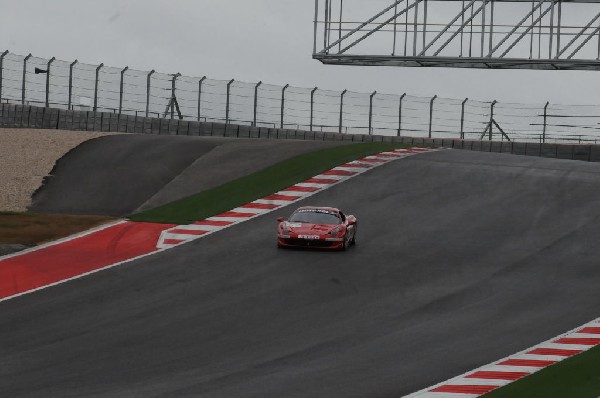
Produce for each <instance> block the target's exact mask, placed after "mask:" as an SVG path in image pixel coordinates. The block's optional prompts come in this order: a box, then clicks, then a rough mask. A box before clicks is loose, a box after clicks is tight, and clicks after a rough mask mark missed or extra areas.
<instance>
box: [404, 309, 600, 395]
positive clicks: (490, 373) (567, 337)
mask: <svg viewBox="0 0 600 398" xmlns="http://www.w3.org/2000/svg"><path fill="white" fill-rule="evenodd" d="M597 345H600V318H598V319H596V320H595V321H592V322H590V323H587V324H585V325H583V326H580V327H578V328H576V329H573V330H571V331H570V332H567V333H565V334H562V335H560V336H558V337H555V338H553V339H550V340H548V341H546V342H544V343H541V344H538V345H536V346H534V347H531V348H528V349H526V350H524V351H521V352H519V353H517V354H515V355H511V356H509V357H506V358H504V359H501V360H499V361H497V362H494V363H491V364H489V365H486V366H483V367H481V368H479V369H475V370H472V371H470V372H467V373H465V374H463V375H461V376H458V377H455V378H453V379H450V380H448V381H445V382H443V383H440V384H437V385H435V386H433V387H428V388H426V389H424V390H421V391H418V392H416V393H414V394H410V395H407V396H405V397H404V398H474V397H480V396H482V395H484V394H486V393H488V392H490V391H493V390H495V389H497V388H499V387H502V386H505V385H507V384H509V383H512V382H513V381H516V380H519V379H521V378H523V377H526V376H529V375H531V374H533V373H535V372H537V371H540V370H542V369H544V368H545V367H548V366H550V365H554V364H555V363H557V362H560V361H562V360H563V359H566V358H569V357H572V356H574V355H577V354H581V353H582V352H584V351H587V350H589V349H590V348H593V347H595V346H597Z"/></svg>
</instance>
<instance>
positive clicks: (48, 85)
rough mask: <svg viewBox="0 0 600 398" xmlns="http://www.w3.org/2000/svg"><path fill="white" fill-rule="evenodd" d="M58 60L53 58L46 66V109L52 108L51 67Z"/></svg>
mask: <svg viewBox="0 0 600 398" xmlns="http://www.w3.org/2000/svg"><path fill="white" fill-rule="evenodd" d="M55 59H56V58H55V57H52V58H50V60H49V61H48V63H47V64H46V108H48V107H49V106H50V67H51V66H52V62H54V60H55Z"/></svg>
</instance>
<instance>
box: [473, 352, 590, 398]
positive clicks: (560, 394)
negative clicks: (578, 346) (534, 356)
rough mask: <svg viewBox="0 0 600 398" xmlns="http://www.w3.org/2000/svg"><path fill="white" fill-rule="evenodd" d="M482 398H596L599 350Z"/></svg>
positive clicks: (581, 355) (518, 381) (565, 361)
mask: <svg viewBox="0 0 600 398" xmlns="http://www.w3.org/2000/svg"><path fill="white" fill-rule="evenodd" d="M483 397H484V398H598V397H600V346H596V347H594V348H592V349H591V350H589V351H586V352H584V353H582V354H579V355H577V356H574V357H571V358H568V359H565V360H564V361H561V362H559V363H557V364H555V365H552V366H549V367H547V368H545V369H543V370H540V371H539V372H537V373H534V374H533V375H531V376H527V377H525V378H523V379H521V380H517V381H516V382H514V383H511V384H508V385H506V386H504V387H502V388H499V389H497V390H495V391H492V392H490V393H488V394H486V395H484V396H483Z"/></svg>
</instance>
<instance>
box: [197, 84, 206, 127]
mask: <svg viewBox="0 0 600 398" xmlns="http://www.w3.org/2000/svg"><path fill="white" fill-rule="evenodd" d="M205 80H206V76H202V78H201V79H200V80H198V121H200V112H201V105H202V83H203V82H204V81H205Z"/></svg>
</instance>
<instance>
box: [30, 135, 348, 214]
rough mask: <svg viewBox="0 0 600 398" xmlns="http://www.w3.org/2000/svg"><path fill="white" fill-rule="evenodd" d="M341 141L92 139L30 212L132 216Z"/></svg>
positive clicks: (55, 174) (60, 166) (66, 159)
mask: <svg viewBox="0 0 600 398" xmlns="http://www.w3.org/2000/svg"><path fill="white" fill-rule="evenodd" d="M343 144H344V143H341V142H319V141H284V140H256V139H254V140H250V139H234V138H215V137H184V136H181V137H174V136H162V137H161V136H156V135H141V134H135V135H134V134H122V135H114V136H108V137H101V138H97V139H94V140H90V141H87V142H85V143H83V144H81V145H79V146H78V147H76V148H74V149H73V150H72V151H70V152H69V153H67V154H66V155H65V156H63V157H62V158H61V159H59V161H58V162H57V163H56V166H55V167H54V169H53V171H52V173H51V174H52V175H51V177H49V178H48V179H47V180H46V182H45V183H44V184H43V186H42V187H41V188H40V189H39V190H38V191H37V192H36V193H35V195H34V196H33V202H32V205H31V206H30V207H29V210H30V211H34V212H40V213H59V214H60V213H66V214H94V215H107V216H127V215H130V214H131V213H133V212H134V211H136V210H137V209H148V208H152V207H156V206H159V205H161V204H165V203H168V202H171V201H174V200H177V199H181V198H183V197H186V196H189V195H192V194H194V193H197V192H200V191H202V190H205V189H208V188H212V187H214V186H217V185H221V184H223V183H224V182H227V181H229V180H233V179H235V178H239V177H241V176H244V175H247V174H250V173H253V172H255V171H258V170H260V169H263V168H265V167H267V166H270V165H272V164H275V163H277V162H280V161H282V160H285V159H288V158H290V157H293V156H297V155H300V154H302V153H306V152H310V151H314V150H317V149H320V148H325V147H331V146H339V145H343Z"/></svg>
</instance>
